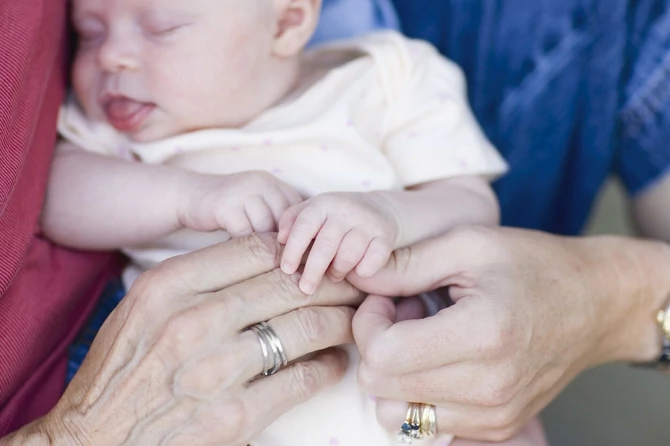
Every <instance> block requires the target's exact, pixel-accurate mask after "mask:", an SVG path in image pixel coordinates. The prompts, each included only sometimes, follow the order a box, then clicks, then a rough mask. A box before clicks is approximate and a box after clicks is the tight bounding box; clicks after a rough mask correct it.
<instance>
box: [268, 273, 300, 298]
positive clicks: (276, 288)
mask: <svg viewBox="0 0 670 446" xmlns="http://www.w3.org/2000/svg"><path fill="white" fill-rule="evenodd" d="M270 279H271V280H270V283H269V286H270V288H271V289H270V291H271V292H272V294H274V295H276V296H278V297H279V298H280V299H283V300H284V301H285V302H288V303H289V304H291V305H298V304H300V305H302V304H304V305H307V304H308V303H309V297H306V300H305V302H298V296H304V295H303V294H302V293H301V292H300V289H299V288H298V282H299V274H286V273H284V272H283V271H282V270H280V269H275V270H273V271H272V273H271V275H270Z"/></svg>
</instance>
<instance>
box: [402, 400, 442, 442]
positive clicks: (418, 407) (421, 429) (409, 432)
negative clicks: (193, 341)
mask: <svg viewBox="0 0 670 446" xmlns="http://www.w3.org/2000/svg"><path fill="white" fill-rule="evenodd" d="M436 434H437V423H436V412H435V406H433V405H431V404H421V403H409V407H408V408H407V415H406V416H405V422H404V423H403V424H402V426H401V427H400V432H398V435H397V439H398V443H400V444H412V440H423V439H424V438H433V437H434V436H435V435H436Z"/></svg>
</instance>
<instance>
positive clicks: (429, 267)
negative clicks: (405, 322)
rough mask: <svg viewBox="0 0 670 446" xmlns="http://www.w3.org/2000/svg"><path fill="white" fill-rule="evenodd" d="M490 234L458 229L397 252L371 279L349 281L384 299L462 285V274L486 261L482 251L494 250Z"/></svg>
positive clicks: (356, 277) (355, 277) (352, 277)
mask: <svg viewBox="0 0 670 446" xmlns="http://www.w3.org/2000/svg"><path fill="white" fill-rule="evenodd" d="M491 234H493V230H492V229H489V228H464V229H456V230H454V231H451V232H449V233H447V234H445V235H442V236H440V237H436V238H433V239H429V240H425V241H423V242H420V243H418V244H416V245H412V246H409V247H406V248H402V249H398V250H396V251H394V252H393V254H392V255H391V257H390V259H389V261H388V262H387V264H386V266H384V267H383V268H382V269H381V271H379V272H378V273H377V274H375V275H374V276H372V277H369V278H363V277H361V276H360V275H359V274H354V273H352V274H350V275H349V276H348V277H347V280H349V281H350V282H352V283H353V284H354V285H355V286H356V287H358V288H359V289H360V290H362V291H365V292H367V293H371V294H379V295H382V296H412V295H416V294H421V293H423V292H426V291H432V290H435V289H438V288H442V287H445V286H447V285H459V283H458V281H459V280H460V277H461V275H462V274H463V272H472V269H473V268H476V267H478V266H479V265H481V263H482V258H486V254H485V253H483V250H487V249H493V248H492V247H490V246H489V242H488V240H489V239H491ZM489 257H490V256H489Z"/></svg>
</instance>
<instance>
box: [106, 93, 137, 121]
mask: <svg viewBox="0 0 670 446" xmlns="http://www.w3.org/2000/svg"><path fill="white" fill-rule="evenodd" d="M145 105H146V104H143V103H142V102H137V101H133V100H132V99H127V98H116V99H112V100H111V101H109V102H108V103H107V107H106V111H107V114H108V115H109V116H110V117H112V118H113V119H127V118H129V117H131V116H133V115H134V114H135V113H137V112H139V111H140V110H141V109H142V107H144V106H145Z"/></svg>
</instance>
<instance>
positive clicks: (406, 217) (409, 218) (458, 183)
mask: <svg viewBox="0 0 670 446" xmlns="http://www.w3.org/2000/svg"><path fill="white" fill-rule="evenodd" d="M374 194H378V195H379V196H380V197H381V198H382V199H383V200H386V201H388V203H389V205H390V208H391V209H393V212H394V214H395V215H396V218H397V219H398V222H399V224H398V226H399V231H398V238H397V239H396V243H395V248H400V247H403V246H408V245H412V244H414V243H416V242H419V241H421V240H425V239H427V238H431V237H435V236H437V235H440V234H443V233H444V232H446V231H449V230H450V229H453V228H455V227H457V226H462V225H485V226H491V225H496V224H498V222H499V220H500V208H499V206H498V200H497V199H496V196H495V193H494V192H493V189H492V188H491V186H490V185H489V183H488V182H487V181H486V180H485V179H484V178H481V177H477V176H463V177H455V178H450V179H446V180H439V181H433V182H430V183H426V184H422V185H419V186H415V187H412V188H410V189H408V190H401V191H397V190H392V191H380V192H374Z"/></svg>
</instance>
